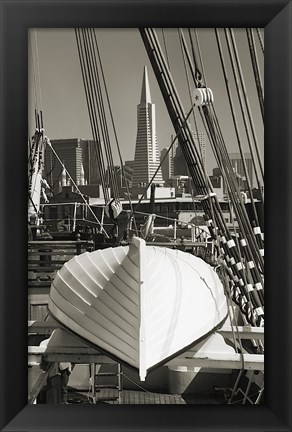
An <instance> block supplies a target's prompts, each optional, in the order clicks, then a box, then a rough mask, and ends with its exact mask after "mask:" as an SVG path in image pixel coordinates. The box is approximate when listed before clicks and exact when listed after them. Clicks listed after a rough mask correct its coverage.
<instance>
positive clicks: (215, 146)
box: [184, 44, 240, 208]
mask: <svg viewBox="0 0 292 432" xmlns="http://www.w3.org/2000/svg"><path fill="white" fill-rule="evenodd" d="M184 48H185V50H186V51H187V47H186V44H184ZM187 57H188V60H189V66H190V67H192V64H191V61H190V56H189V55H187ZM192 76H193V77H194V76H195V74H194V73H192ZM204 108H205V107H204ZM205 109H206V110H207V108H205ZM199 111H200V107H199ZM209 127H211V125H209ZM211 130H212V128H211ZM216 141H218V139H217V138H216V139H214V145H213V151H214V149H215V151H214V154H215V155H216V153H217V152H216V149H217V142H216ZM217 154H218V153H217ZM226 157H227V159H229V157H228V153H227V151H226ZM216 159H217V160H218V157H217V158H216ZM219 166H220V164H219ZM221 169H222V167H221ZM230 169H231V173H230V174H229V175H231V176H234V173H233V170H232V167H231V166H230ZM222 172H224V171H222ZM225 177H227V178H229V177H228V176H225ZM234 181H235V184H236V180H235V179H234ZM238 194H239V192H238ZM239 196H240V195H239ZM235 208H236V207H235Z"/></svg>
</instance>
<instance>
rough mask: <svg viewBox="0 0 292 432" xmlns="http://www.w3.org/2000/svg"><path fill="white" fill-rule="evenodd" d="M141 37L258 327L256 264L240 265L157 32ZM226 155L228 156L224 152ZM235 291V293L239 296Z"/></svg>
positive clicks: (214, 130) (214, 127) (216, 132)
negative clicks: (212, 206) (204, 170)
mask: <svg viewBox="0 0 292 432" xmlns="http://www.w3.org/2000/svg"><path fill="white" fill-rule="evenodd" d="M140 33H141V36H142V39H143V41H144V44H145V47H146V50H147V52H148V56H149V58H150V61H151V63H152V66H153V70H154V73H155V75H156V77H157V80H158V83H159V86H160V88H161V91H162V94H163V97H164V100H165V102H166V105H167V109H168V112H169V115H170V118H171V120H172V122H173V125H174V127H175V130H176V133H177V134H178V138H179V142H180V145H181V148H182V151H183V153H184V156H185V158H186V161H187V164H188V166H189V170H190V173H191V175H192V178H193V181H194V184H195V186H196V188H197V191H198V193H199V194H202V195H203V196H204V198H203V199H202V205H203V208H204V211H205V213H206V218H207V225H208V226H209V229H210V233H211V235H212V237H213V239H214V240H216V237H217V233H216V231H218V238H219V239H220V241H221V248H222V250H223V251H224V254H225V258H226V265H227V266H228V267H229V268H230V275H231V280H233V282H234V287H235V289H236V291H237V290H238V291H239V292H240V295H241V298H242V299H245V300H244V303H242V304H241V309H242V310H243V312H244V313H245V314H246V316H247V318H248V320H249V321H250V322H252V323H254V322H255V321H256V323H257V324H258V323H259V321H260V320H261V317H263V309H262V295H261V294H262V293H261V292H260V291H261V290H262V285H261V283H260V282H258V281H257V279H256V276H257V272H254V271H251V268H253V267H254V263H253V261H249V262H248V263H247V264H248V267H249V266H251V268H250V269H249V271H247V270H246V269H245V268H243V266H242V263H241V259H242V258H241V250H238V246H236V243H235V242H234V240H233V239H232V236H231V234H230V233H229V230H228V228H227V225H226V222H225V220H224V217H223V214H222V210H221V208H220V205H219V202H218V200H217V197H216V195H215V194H214V193H213V190H212V185H211V183H210V179H209V178H208V179H205V177H204V173H203V170H202V164H201V160H200V158H198V154H197V152H196V148H195V145H194V140H193V136H192V133H191V131H190V129H189V125H188V123H187V122H185V121H184V110H183V108H182V105H181V102H180V100H179V98H178V96H177V93H176V90H175V87H174V84H173V82H172V78H171V76H170V72H169V70H168V68H167V66H166V64H165V60H164V58H163V54H162V52H161V49H160V46H159V42H158V40H157V37H156V34H155V31H154V30H153V29H140ZM182 40H183V38H182ZM184 45H185V47H184V49H185V51H186V56H187V59H188V63H189V64H190V70H191V73H192V76H193V79H194V82H195V84H196V86H197V84H198V83H197V81H196V74H195V73H194V70H193V69H192V64H191V61H190V57H189V55H188V54H187V47H186V44H184ZM170 96H171V98H170ZM210 105H211V108H212V109H213V110H214V107H213V104H212V103H211V104H210ZM202 111H203V114H204V116H205V118H206V124H207V125H208V127H209V131H210V134H211V138H212V140H214V145H217V144H218V141H219V145H220V146H221V145H222V144H223V143H224V141H223V140H222V133H221V131H220V129H219V125H218V124H217V118H216V117H215V115H214V112H212V111H210V110H209V109H208V108H207V106H204V107H203V109H202ZM224 149H225V150H226V147H223V150H224ZM221 151H222V150H221ZM223 155H224V156H225V154H224V152H223ZM226 156H227V157H228V154H226ZM229 163H230V161H229ZM227 169H228V171H229V170H231V171H230V175H231V177H232V174H233V175H234V173H233V170H232V167H231V164H230V166H229V165H227ZM206 181H207V183H206ZM232 186H233V185H232ZM236 187H237V188H238V186H237V184H236V182H235V183H234V188H235V189H234V192H233V194H234V196H233V201H234V203H235V205H236V207H238V200H239V202H240V203H241V204H242V200H241V196H240V194H239V195H238V191H237V189H236ZM235 192H236V193H235ZM210 198H211V201H212V202H213V205H214V209H215V212H214V215H215V218H216V220H215V224H214V223H213V221H212V217H211V213H212V208H210V205H209V201H210ZM243 208H244V207H243ZM240 209H241V207H239V209H238V212H239V210H240ZM240 212H241V213H242V216H241V217H242V218H243V219H242V221H241V223H242V222H244V223H245V222H246V227H247V228H248V225H247V224H249V220H245V217H246V213H245V211H244V210H240ZM244 227H245V225H244ZM251 231H252V230H251ZM248 233H249V234H250V235H251V236H252V235H254V233H253V231H252V232H251V233H250V232H248ZM225 236H226V237H225ZM243 240H244V242H245V243H246V244H247V249H246V250H247V252H248V253H249V252H250V249H249V245H248V242H249V238H248V239H243ZM235 289H234V292H236V291H235ZM249 291H250V297H251V300H252V310H250V309H251V308H250V307H249V308H248V307H247V306H246V304H247V299H248V296H249V294H248V292H249Z"/></svg>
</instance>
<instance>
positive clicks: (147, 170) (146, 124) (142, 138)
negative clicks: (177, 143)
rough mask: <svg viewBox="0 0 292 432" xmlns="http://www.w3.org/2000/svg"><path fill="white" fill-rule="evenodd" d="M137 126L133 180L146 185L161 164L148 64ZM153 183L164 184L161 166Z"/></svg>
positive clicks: (140, 184) (135, 182)
mask: <svg viewBox="0 0 292 432" xmlns="http://www.w3.org/2000/svg"><path fill="white" fill-rule="evenodd" d="M137 126H138V128H137V140H136V149H135V159H134V169H133V182H132V185H133V186H134V187H137V186H146V185H147V184H148V183H149V181H150V180H151V179H152V176H153V175H154V173H155V171H156V170H157V168H158V166H159V164H160V158H159V151H158V147H157V138H156V119H155V105H154V104H153V103H152V102H151V95H150V87H149V81H148V73H147V67H146V66H144V74H143V81H142V91H141V100H140V104H139V105H138V107H137ZM153 183H156V184H163V180H162V173H161V168H159V170H158V172H157V174H156V176H155V178H154V180H153Z"/></svg>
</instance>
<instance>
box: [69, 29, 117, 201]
mask: <svg viewBox="0 0 292 432" xmlns="http://www.w3.org/2000/svg"><path fill="white" fill-rule="evenodd" d="M82 31H83V30H82V29H75V35H76V41H77V49H78V54H79V60H80V66H81V73H82V78H83V84H84V89H85V97H86V102H87V107H88V112H89V119H90V124H91V130H92V135H93V139H94V141H95V147H94V148H95V153H96V158H97V162H98V167H99V172H100V178H101V184H102V189H103V193H104V198H105V202H106V203H107V202H109V196H108V190H107V187H106V184H105V164H104V161H103V155H102V151H101V138H100V133H99V129H98V124H97V118H96V115H95V114H96V113H95V106H94V100H93V95H92V92H91V91H90V89H91V83H90V76H89V70H88V63H86V62H87V59H86V51H85V44H84V41H83V43H82V37H83V35H82Z"/></svg>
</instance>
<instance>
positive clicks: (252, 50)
mask: <svg viewBox="0 0 292 432" xmlns="http://www.w3.org/2000/svg"><path fill="white" fill-rule="evenodd" d="M246 35H247V41H248V46H249V52H250V57H251V63H252V68H253V73H254V77H255V83H256V88H257V93H258V98H259V104H260V109H261V114H262V118H263V120H264V96H263V86H262V82H261V75H260V70H259V64H258V58H257V53H256V48H255V42H254V37H253V32H252V29H251V28H247V29H246Z"/></svg>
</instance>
